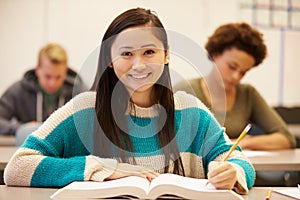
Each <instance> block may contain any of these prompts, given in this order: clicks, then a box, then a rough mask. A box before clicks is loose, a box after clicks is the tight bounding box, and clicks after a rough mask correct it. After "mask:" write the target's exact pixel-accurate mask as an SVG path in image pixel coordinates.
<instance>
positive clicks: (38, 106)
mask: <svg viewBox="0 0 300 200" xmlns="http://www.w3.org/2000/svg"><path fill="white" fill-rule="evenodd" d="M75 80H76V81H75ZM75 84H76V86H74V85H75ZM73 89H74V91H73ZM86 90H87V89H86V86H85V84H84V83H83V82H82V80H81V78H79V76H77V73H76V72H75V71H73V70H72V69H70V68H69V69H68V72H67V77H66V79H65V82H64V84H63V86H62V88H61V90H60V93H59V96H58V98H57V100H56V102H57V103H56V108H58V107H60V106H62V105H63V104H65V103H66V102H67V101H69V100H70V99H71V98H72V97H73V96H74V95H76V94H78V93H80V92H83V91H86ZM50 114H51V113H47V109H46V105H45V103H44V101H43V95H42V92H41V91H40V90H39V88H38V80H37V76H36V75H35V70H34V69H32V70H29V71H27V72H26V73H25V74H24V77H23V79H22V80H20V81H18V82H16V83H14V84H13V85H12V86H10V87H9V88H8V89H7V90H6V91H5V92H4V94H3V95H2V97H1V98H0V135H14V134H15V132H16V130H17V128H18V127H19V126H20V125H22V124H24V123H27V122H31V121H38V122H41V121H44V120H45V119H47V118H48V117H49V115H50Z"/></svg>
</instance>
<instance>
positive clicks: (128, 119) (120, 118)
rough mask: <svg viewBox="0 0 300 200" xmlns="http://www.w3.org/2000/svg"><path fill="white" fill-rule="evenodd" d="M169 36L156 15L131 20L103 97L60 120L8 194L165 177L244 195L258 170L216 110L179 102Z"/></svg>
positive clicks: (93, 95) (122, 25)
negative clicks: (18, 187) (171, 68)
mask: <svg viewBox="0 0 300 200" xmlns="http://www.w3.org/2000/svg"><path fill="white" fill-rule="evenodd" d="M168 48H169V47H168V40H167V34H166V31H165V29H164V27H163V25H162V23H161V22H160V20H159V18H158V17H157V16H156V15H155V14H153V13H152V12H151V11H150V10H146V9H142V8H136V9H130V10H128V11H125V12H124V13H122V14H121V15H119V16H118V17H117V18H115V19H114V20H113V22H112V23H111V24H110V26H109V27H108V29H107V31H106V33H105V35H104V37H103V40H102V43H101V50H100V56H99V63H98V72H97V76H96V78H95V82H94V86H93V87H94V89H95V90H96V91H95V92H86V93H82V94H80V95H78V96H76V97H74V98H73V99H72V100H71V101H70V102H68V103H67V104H66V105H65V106H64V107H62V108H61V109H59V110H57V111H56V112H55V113H54V114H53V115H51V116H50V117H49V119H48V120H47V121H46V122H45V123H44V124H43V125H42V126H41V127H40V128H39V129H38V130H37V131H36V132H34V133H33V134H32V135H30V136H29V138H28V139H27V140H26V141H25V143H24V144H23V145H22V147H21V148H20V149H19V150H18V151H17V152H16V154H15V155H14V156H13V157H12V158H11V160H10V162H9V163H8V165H7V167H6V169H5V172H4V179H5V183H6V184H7V185H21V186H34V187H60V186H64V185H66V184H68V183H70V182H72V181H88V180H91V181H107V180H112V179H118V178H122V177H126V176H141V177H145V178H147V179H149V180H152V179H153V178H155V177H156V176H157V175H158V173H176V174H180V175H183V176H189V177H195V178H208V179H209V182H210V183H211V184H213V185H214V186H215V187H216V188H220V189H234V190H235V191H236V192H238V193H241V194H245V193H247V192H248V189H249V188H251V187H252V185H253V183H254V178H255V173H254V169H253V166H252V165H251V163H250V162H249V160H248V159H247V158H245V156H244V155H243V154H242V153H241V152H240V149H239V148H237V149H236V150H235V151H234V152H233V153H232V154H231V156H230V158H229V159H228V160H227V161H226V162H223V159H224V157H225V156H226V155H227V152H228V150H229V149H230V147H231V145H230V143H229V142H230V141H229V139H228V137H226V134H224V129H223V128H221V127H220V125H219V124H218V123H217V121H216V120H215V119H214V117H213V116H212V115H211V113H210V112H209V111H208V110H207V108H206V107H205V106H204V105H203V104H202V103H201V102H200V101H199V100H198V99H196V98H195V97H193V96H191V95H188V94H186V93H184V92H178V93H176V94H174V95H173V92H172V90H171V82H170V75H169V66H168V63H169V61H168V59H169V49H168Z"/></svg>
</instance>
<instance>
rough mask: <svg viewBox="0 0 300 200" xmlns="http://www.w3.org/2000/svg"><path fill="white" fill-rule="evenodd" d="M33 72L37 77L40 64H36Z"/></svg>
mask: <svg viewBox="0 0 300 200" xmlns="http://www.w3.org/2000/svg"><path fill="white" fill-rule="evenodd" d="M34 72H35V75H36V76H37V77H39V74H40V66H38V65H37V66H36V67H35V69H34Z"/></svg>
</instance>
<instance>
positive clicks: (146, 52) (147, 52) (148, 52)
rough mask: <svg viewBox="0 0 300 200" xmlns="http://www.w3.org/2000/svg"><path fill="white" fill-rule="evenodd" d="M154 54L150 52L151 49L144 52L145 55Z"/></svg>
mask: <svg viewBox="0 0 300 200" xmlns="http://www.w3.org/2000/svg"><path fill="white" fill-rule="evenodd" d="M154 53H155V52H154V51H153V50H152V49H149V50H146V51H145V53H144V54H145V55H151V54H154Z"/></svg>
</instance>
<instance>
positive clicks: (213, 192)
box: [148, 174, 243, 200]
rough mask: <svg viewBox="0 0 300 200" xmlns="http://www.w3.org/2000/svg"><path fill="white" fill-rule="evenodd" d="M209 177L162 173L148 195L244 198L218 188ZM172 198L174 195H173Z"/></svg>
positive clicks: (236, 199) (156, 196)
mask: <svg viewBox="0 0 300 200" xmlns="http://www.w3.org/2000/svg"><path fill="white" fill-rule="evenodd" d="M207 181H208V180H207V179H198V178H189V177H183V176H179V175H175V174H161V175H159V176H158V177H157V178H155V179H154V180H153V181H152V182H151V184H150V189H149V190H150V191H149V194H148V197H149V198H150V199H156V198H159V197H163V198H164V197H165V196H166V195H167V197H168V196H169V195H174V197H175V196H178V197H182V198H184V199H199V197H201V198H202V199H226V200H242V199H243V198H242V196H240V195H238V194H237V193H235V192H233V191H232V190H217V189H215V187H213V186H212V185H211V184H208V185H207V186H206V183H207ZM171 198H172V196H171Z"/></svg>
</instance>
